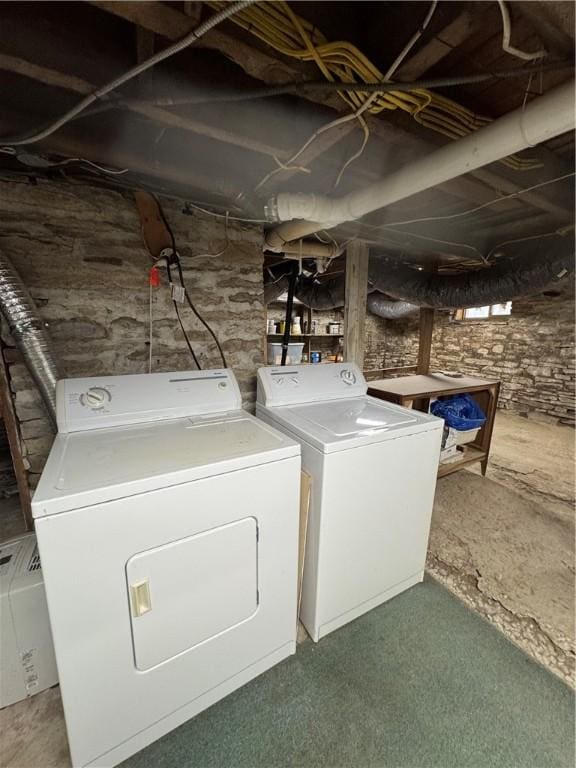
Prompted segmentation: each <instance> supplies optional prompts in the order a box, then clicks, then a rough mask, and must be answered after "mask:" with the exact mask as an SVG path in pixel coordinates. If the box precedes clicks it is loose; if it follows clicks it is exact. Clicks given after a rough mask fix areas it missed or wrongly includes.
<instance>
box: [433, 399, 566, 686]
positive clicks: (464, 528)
mask: <svg viewBox="0 0 576 768" xmlns="http://www.w3.org/2000/svg"><path fill="white" fill-rule="evenodd" d="M574 474H575V473H574V431H573V430H572V429H571V428H569V427H558V426H555V425H550V424H541V423H535V422H533V421H531V420H529V419H525V418H522V417H521V416H517V415H515V414H511V413H507V412H502V411H501V412H499V413H498V416H497V419H496V426H495V431H494V437H493V442H492V453H491V458H490V464H489V467H488V472H487V474H486V477H485V478H483V477H482V476H481V475H480V473H479V470H474V471H467V470H465V471H462V472H456V473H454V474H453V475H448V476H447V477H444V478H442V479H441V480H439V481H438V486H437V490H436V499H435V504H434V515H433V520H432V531H431V537H430V546H429V554H428V569H429V571H430V572H431V573H432V574H433V575H434V576H435V577H436V578H437V579H439V580H440V581H441V582H442V583H443V584H444V585H445V586H447V587H448V588H449V589H450V590H452V591H453V592H454V593H455V594H456V595H458V596H459V597H460V598H461V599H462V600H463V601H464V602H465V603H467V604H468V605H469V606H470V607H471V608H473V609H474V610H475V611H477V612H478V613H480V614H482V615H483V616H485V617H486V618H487V619H488V620H489V621H490V622H492V623H493V624H495V625H496V626H497V627H498V628H499V629H500V630H501V631H502V632H504V634H505V635H506V636H507V637H508V638H509V639H510V640H512V641H513V642H514V643H516V644H517V645H519V646H520V647H521V648H523V649H524V650H525V651H526V652H527V653H528V654H530V655H531V656H533V657H534V658H535V659H536V660H537V661H539V662H540V663H542V664H543V665H544V666H546V667H547V668H548V669H550V670H551V671H552V672H554V673H555V674H556V675H558V676H560V677H561V678H562V679H563V680H564V681H566V682H567V683H569V684H570V685H572V686H574V683H575V679H574V670H575V653H574V652H575V641H574V604H575V603H574Z"/></svg>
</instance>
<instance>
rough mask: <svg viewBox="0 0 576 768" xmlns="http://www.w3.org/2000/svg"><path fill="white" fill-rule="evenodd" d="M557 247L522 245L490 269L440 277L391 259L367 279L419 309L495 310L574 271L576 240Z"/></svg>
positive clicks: (374, 261)
mask: <svg viewBox="0 0 576 768" xmlns="http://www.w3.org/2000/svg"><path fill="white" fill-rule="evenodd" d="M555 245H556V247H554V248H553V249H551V248H550V245H549V244H546V246H544V247H543V246H542V243H534V241H532V242H529V243H522V253H521V255H517V256H514V257H510V258H501V259H500V260H499V261H497V262H496V264H494V266H492V267H490V268H489V269H479V270H477V271H475V272H463V273H460V274H454V275H443V274H441V273H438V272H425V271H420V270H417V269H414V268H413V267H411V266H408V265H407V264H401V263H400V262H398V261H397V260H395V259H388V258H380V259H379V258H371V259H370V267H369V272H368V279H369V280H370V282H371V283H372V285H373V286H374V287H375V288H377V289H380V290H382V291H386V293H387V294H388V295H390V296H396V298H398V299H401V300H403V301H409V302H413V303H415V304H417V305H418V306H420V307H435V308H437V309H458V308H460V307H479V306H484V305H486V304H497V303H499V302H504V301H510V300H511V299H516V298H520V297H523V296H531V295H534V294H535V293H538V292H539V291H543V290H544V289H545V288H546V287H547V286H548V285H550V284H551V283H553V282H555V281H557V280H560V279H562V278H565V277H567V276H568V275H569V274H571V273H572V272H573V270H574V240H573V238H572V236H571V235H570V236H564V237H563V238H560V239H559V241H558V243H557V244H555Z"/></svg>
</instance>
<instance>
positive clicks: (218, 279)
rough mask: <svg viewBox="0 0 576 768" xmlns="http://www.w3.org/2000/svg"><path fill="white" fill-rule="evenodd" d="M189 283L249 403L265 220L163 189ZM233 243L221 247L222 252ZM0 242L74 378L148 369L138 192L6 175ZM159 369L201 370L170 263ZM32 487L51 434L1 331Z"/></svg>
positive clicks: (159, 306)
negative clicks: (200, 207) (175, 297)
mask: <svg viewBox="0 0 576 768" xmlns="http://www.w3.org/2000/svg"><path fill="white" fill-rule="evenodd" d="M161 203H162V206H163V209H164V212H165V215H166V218H167V220H168V222H169V224H170V225H171V227H172V229H173V231H174V235H175V238H176V243H177V246H178V250H179V252H180V254H181V257H182V265H183V269H184V275H185V279H186V283H187V285H188V287H189V290H190V293H191V296H192V299H193V301H194V302H195V304H196V306H197V308H198V310H199V312H200V313H201V314H202V315H203V317H204V318H205V319H206V320H207V322H208V323H209V324H210V325H211V326H212V328H213V329H214V331H215V333H216V335H217V336H218V338H219V339H220V341H221V343H222V346H223V348H224V352H225V354H226V356H227V359H228V365H229V367H231V368H232V369H233V370H234V372H235V373H236V375H237V377H238V379H239V383H240V387H241V391H242V396H243V401H244V405H245V406H247V407H249V408H250V407H251V406H252V405H253V403H254V401H255V395H256V378H255V376H256V369H257V368H258V366H260V365H262V364H263V362H264V332H263V329H264V328H265V311H264V304H263V285H262V267H263V257H262V245H261V242H262V237H261V232H260V230H259V229H258V228H256V227H253V226H247V225H244V224H239V223H238V222H230V223H229V227H228V240H229V245H228V247H227V248H226V243H227V239H226V232H225V223H224V220H223V219H220V218H214V217H212V216H208V215H205V214H202V213H197V212H194V214H193V215H191V216H190V215H185V214H184V213H182V209H183V202H182V201H179V200H174V199H164V198H161ZM224 248H226V250H225V252H224V254H223V255H222V256H214V255H211V254H216V253H218V252H220V251H222V250H223V249H224ZM0 250H1V252H2V253H3V254H4V255H6V256H7V257H8V258H9V259H10V260H11V262H12V263H13V265H14V267H15V268H16V269H17V271H18V273H19V274H20V276H21V277H22V279H23V280H24V282H25V283H26V285H27V287H28V289H29V291H30V293H31V294H32V297H33V298H34V300H35V302H36V304H37V306H38V308H39V311H40V314H41V316H42V317H43V319H44V320H45V321H46V322H47V323H48V330H49V333H50V335H51V337H52V339H53V342H54V347H55V352H56V356H57V359H58V360H59V362H60V364H61V366H62V370H63V372H65V374H66V375H67V376H70V377H78V376H100V375H118V374H128V373H144V372H146V371H147V370H148V351H149V344H148V334H149V322H148V317H149V287H148V272H149V269H150V266H151V258H150V256H149V254H148V252H147V250H146V249H145V247H144V245H143V241H142V237H141V234H140V219H139V217H138V213H137V210H136V207H135V204H134V200H133V197H132V195H131V193H130V192H125V193H124V192H116V191H109V190H106V189H102V188H101V187H97V186H89V185H85V184H71V183H52V182H47V181H38V182H37V183H35V184H33V183H27V182H24V181H23V182H14V183H6V182H0ZM181 314H182V317H183V320H184V325H185V327H186V329H187V332H188V335H189V337H190V339H191V340H192V342H193V346H194V349H195V351H196V354H197V356H198V357H199V359H200V361H201V364H202V366H203V367H205V368H217V367H221V365H222V363H221V360H220V356H219V355H218V352H217V350H216V348H215V345H214V343H213V341H212V339H211V338H210V336H209V335H208V333H207V332H206V331H205V330H204V328H203V327H202V326H201V325H200V323H199V322H198V321H197V320H196V319H195V318H194V317H193V316H192V314H191V312H190V311H189V310H188V309H186V308H183V309H182V310H181ZM153 318H154V321H153V328H154V336H153V347H152V349H153V371H171V370H187V369H193V368H194V367H195V366H194V364H193V362H192V360H191V358H190V354H189V352H188V349H187V347H186V343H185V341H184V337H183V334H182V331H181V330H180V327H179V326H178V323H177V320H176V316H175V313H174V307H173V305H172V302H171V300H170V297H169V291H168V287H167V281H166V277H165V272H164V271H162V285H161V287H160V288H158V289H155V290H154V295H153ZM2 337H3V340H4V344H7V345H8V346H7V348H5V350H4V356H5V359H6V361H7V363H8V369H9V377H10V381H11V387H12V391H13V393H14V401H15V409H16V413H17V416H18V419H19V422H20V429H21V434H22V442H23V451H24V453H25V460H26V462H27V464H28V467H29V479H30V485H31V486H32V487H35V485H36V484H37V482H38V479H39V473H40V472H41V470H42V467H43V466H44V463H45V461H46V457H47V455H48V452H49V450H50V446H51V444H52V439H53V431H52V428H51V426H50V422H49V421H48V419H47V417H46V413H45V410H44V406H43V403H42V400H41V398H40V395H39V393H38V391H37V389H36V387H35V385H34V383H33V382H32V379H31V378H30V376H29V374H28V372H27V370H26V368H25V366H24V364H23V363H22V361H21V358H20V355H19V353H18V352H17V350H16V349H15V348H14V342H13V341H12V340H11V338H10V337H9V335H8V334H7V330H6V327H4V329H3V334H2Z"/></svg>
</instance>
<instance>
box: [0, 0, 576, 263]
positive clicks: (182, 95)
mask: <svg viewBox="0 0 576 768" xmlns="http://www.w3.org/2000/svg"><path fill="white" fill-rule="evenodd" d="M223 6H224V4H223V3H220V2H207V3H198V2H170V3H160V2H103V1H96V2H71V3H54V2H41V3H18V2H15V3H11V2H5V3H2V6H1V8H0V21H1V25H2V30H3V35H2V42H1V43H0V91H1V92H2V95H3V110H2V116H1V118H0V120H1V125H0V133H1V135H2V137H3V138H4V145H3V146H4V149H3V150H2V154H0V163H1V172H2V175H3V176H8V175H10V176H12V175H13V174H14V173H23V172H25V173H26V174H27V175H29V176H34V175H37V174H40V175H42V174H48V175H50V176H56V177H58V176H66V177H68V178H70V179H71V180H73V179H74V178H78V177H80V176H82V177H84V178H85V177H86V176H87V175H89V176H91V177H94V178H96V179H97V180H98V181H99V182H102V183H107V184H115V185H124V186H127V187H129V188H133V187H138V186H141V187H147V188H150V189H153V190H157V191H160V192H165V193H172V194H175V195H179V196H181V197H185V198H186V199H188V200H190V202H191V203H193V204H199V205H205V206H208V207H210V208H211V209H212V210H216V211H221V212H222V211H226V210H228V211H230V214H231V215H237V216H240V217H248V218H255V219H262V218H263V215H264V204H265V202H266V200H267V199H268V198H269V197H270V196H271V195H273V194H274V193H276V192H279V191H302V192H319V193H322V194H334V195H342V194H345V193H346V192H349V191H351V190H355V189H357V188H359V187H361V186H366V185H367V184H369V183H371V182H373V181H375V180H376V179H379V178H383V177H386V176H387V175H388V174H390V173H391V172H392V171H394V170H396V169H398V168H400V167H402V166H405V165H406V164H409V163H411V162H412V161H413V160H414V159H416V158H419V157H422V156H424V155H426V154H429V153H430V152H431V151H433V150H434V149H435V148H437V147H440V146H442V145H444V144H445V143H447V142H450V141H453V140H457V137H458V136H462V135H465V134H466V133H469V132H470V131H472V130H475V129H476V128H478V127H481V126H482V125H485V124H486V123H487V122H488V121H490V120H491V119H494V118H498V117H499V116H501V115H503V114H505V113H507V112H509V111H511V110H513V109H515V108H517V107H521V106H522V105H523V104H526V103H528V102H529V101H531V100H532V99H534V98H537V97H538V95H540V94H542V93H545V92H547V91H549V90H550V89H552V88H553V87H554V86H556V85H558V84H560V83H563V82H566V81H568V80H570V79H571V78H572V77H573V67H572V64H573V48H574V4H573V3H572V2H508V3H507V8H508V10H509V14H510V22H511V30H510V31H511V35H510V45H512V46H514V48H515V49H516V50H517V51H518V50H519V51H521V52H523V53H528V54H530V53H532V54H533V53H538V52H544V51H545V52H546V55H545V56H541V57H537V58H533V59H532V60H523V59H521V58H519V57H518V55H517V54H516V55H513V54H511V53H508V52H505V51H504V50H503V19H502V15H501V8H500V6H499V4H498V3H497V2H472V3H462V2H440V3H421V2H354V3H352V2H348V3H346V2H306V3H303V2H295V3H291V4H290V5H286V4H285V3H256V4H254V5H251V6H250V7H248V8H246V9H244V10H243V11H241V12H240V13H239V14H236V15H235V16H234V17H231V18H230V19H228V20H226V21H225V22H223V23H222V24H220V25H218V26H217V27H216V28H214V29H213V30H211V31H210V32H208V33H207V34H206V35H205V36H203V37H202V38H201V39H200V40H198V41H197V42H196V43H195V44H194V45H192V46H190V47H188V48H186V49H185V50H183V51H181V52H180V53H178V54H177V55H175V56H173V57H171V58H169V59H167V60H165V61H163V62H162V63H160V64H158V65H157V66H155V67H154V68H152V69H149V70H148V71H147V72H145V73H144V74H142V75H140V76H139V77H138V78H136V79H134V80H132V81H130V83H129V84H127V85H126V86H123V87H122V88H121V89H120V90H118V91H115V92H114V94H113V97H112V98H108V99H102V100H100V101H99V102H97V103H96V104H95V105H93V106H92V107H90V108H89V109H88V110H86V111H85V112H84V113H82V114H81V115H80V116H79V117H77V118H76V119H74V120H73V121H71V122H69V123H68V124H67V125H65V126H64V127H62V128H61V129H59V130H58V131H56V132H54V133H52V134H51V135H50V136H49V137H47V138H46V139H44V140H42V141H39V142H35V143H33V144H28V145H22V146H18V147H14V148H10V147H9V146H8V142H9V140H10V138H12V137H16V136H18V137H20V136H27V135H31V134H32V133H35V132H36V131H37V130H38V129H39V128H41V127H43V126H44V125H47V124H48V123H50V122H51V121H53V120H54V119H55V118H57V117H59V116H60V115H61V114H63V113H64V112H66V111H67V110H68V109H70V108H71V107H72V106H74V105H75V104H76V103H77V102H78V101H79V100H80V99H81V98H82V97H83V96H85V95H86V94H89V93H91V92H92V91H93V90H95V88H97V87H98V86H101V85H103V84H104V83H106V82H108V81H109V80H112V79H113V78H115V77H117V76H118V75H119V74H121V73H122V72H124V71H126V70H128V69H129V68H130V67H132V66H134V64H136V63H137V62H141V61H144V60H146V59H147V58H149V57H150V56H151V55H152V54H153V53H155V52H158V51H161V50H162V49H164V48H166V47H167V46H168V45H169V44H170V43H172V42H173V41H175V40H178V39H180V38H182V37H184V36H185V35H186V34H187V33H189V32H190V31H191V30H193V29H195V28H196V27H197V26H198V25H199V23H201V22H202V21H204V20H205V19H207V18H210V16H211V15H213V14H214V13H215V11H216V10H219V9H221V8H222V7H223ZM423 27H425V28H424V29H423ZM413 38H417V39H413ZM411 40H412V41H413V44H412V47H411V48H410V49H409V50H407V51H406V48H407V44H408V43H409V41H411ZM319 51H320V52H321V55H319ZM392 65H395V66H396V69H395V71H394V72H393V75H392V76H390V77H388V73H390V72H391V67H392ZM516 68H520V69H522V70H523V71H522V74H521V75H518V74H514V76H513V77H509V76H504V74H503V73H504V72H505V73H509V71H510V70H514V69H516ZM499 73H500V74H499ZM468 76H480V77H478V78H477V79H478V80H480V79H481V78H482V77H487V78H488V79H482V81H480V82H473V83H472V82H469V83H460V84H459V85H452V86H448V85H444V86H440V85H439V86H437V87H429V88H424V87H417V86H416V85H415V86H414V88H413V89H412V90H410V91H405V92H402V93H399V94H398V93H394V94H385V93H384V94H382V93H380V94H376V95H374V94H366V93H364V94H359V93H358V92H356V93H354V92H342V91H337V90H333V91H326V90H324V89H322V88H320V87H319V86H318V87H316V88H311V87H307V88H304V86H303V84H304V83H310V82H313V83H318V82H319V81H320V82H321V81H324V82H328V81H329V80H336V81H337V82H343V81H346V82H353V81H355V82H360V81H362V80H363V81H364V82H370V81H371V82H381V81H382V79H392V80H393V81H395V82H404V83H406V82H409V83H412V82H417V83H421V82H422V81H426V82H430V81H432V82H437V81H438V80H440V81H442V80H446V79H448V78H450V79H451V80H453V81H454V80H456V81H458V80H462V78H467V77H468ZM287 84H288V87H286V88H284V89H283V90H284V91H286V92H284V93H280V94H277V95H270V91H267V90H266V87H267V86H278V85H287ZM328 87H329V86H328ZM368 96H370V97H373V101H371V104H370V106H369V107H368V108H366V109H365V111H364V112H363V113H362V114H360V115H359V116H358V117H356V118H353V119H348V120H347V121H345V122H342V123H341V124H340V125H337V126H334V127H331V128H330V129H328V130H324V131H321V129H322V128H323V127H324V126H326V125H327V124H329V123H330V122H331V121H333V120H335V119H336V118H339V117H343V116H347V115H353V114H354V111H355V110H356V109H358V107H359V105H361V104H363V103H364V101H365V99H366V98H367V97H368ZM316 134H317V135H316ZM311 137H315V138H314V140H312V141H309V140H310V139H311ZM1 145H2V144H1V143H0V146H1ZM302 147H304V149H302V151H299V150H300V149H301V148H302ZM73 158H81V159H82V160H74V161H72V159H73ZM86 161H91V162H92V163H97V164H98V165H100V166H102V168H101V169H98V168H97V167H95V166H94V165H90V164H89V163H88V162H86ZM50 163H58V164H57V165H50ZM573 174H574V138H573V135H572V134H564V135H562V136H559V137H557V138H555V139H553V140H551V141H549V142H547V143H545V144H542V145H539V146H538V147H535V148H532V149H530V150H526V151H524V152H522V153H520V155H516V156H514V157H512V158H507V159H506V160H504V161H502V162H499V163H494V164H492V165H490V166H486V167H484V168H481V169H480V170H477V171H475V172H473V173H470V174H467V175H466V176H461V177H459V178H457V179H454V180H452V181H448V182H445V183H443V184H441V185H438V186H437V187H435V188H434V189H433V190H431V191H427V192H423V193H420V194H418V195H412V196H411V197H409V198H407V199H405V200H403V201H402V202H399V203H395V204H393V205H390V206H388V207H387V208H385V209H383V210H380V211H377V212H376V213H373V214H370V215H368V216H365V217H364V218H363V219H362V220H361V222H355V223H353V224H347V225H343V226H340V227H338V228H336V229H334V230H331V232H330V236H331V237H335V238H338V239H339V240H346V239H348V238H351V237H361V238H363V239H365V240H368V241H369V242H370V243H372V244H373V245H374V247H375V248H379V249H382V250H384V251H385V252H387V253H392V254H396V255H398V256H402V255H403V256H405V257H407V258H409V259H412V260H414V259H415V260H417V261H418V262H419V263H422V264H424V263H426V261H428V260H430V259H434V260H435V261H437V262H438V261H439V263H440V264H441V265H444V267H450V268H451V269H454V268H456V269H462V268H464V269H467V268H477V267H478V265H482V264H483V263H486V259H489V258H490V257H491V256H492V255H494V254H497V253H498V249H499V246H500V245H501V244H503V243H507V242H508V241H511V240H513V241H518V240H520V239H524V238H534V239H537V240H538V241H540V236H543V238H542V239H543V241H547V242H548V243H549V242H550V239H551V238H552V239H554V238H558V237H560V238H561V237H565V236H566V235H567V234H568V235H569V236H570V238H571V237H572V229H573V223H574V213H573V211H574V180H573ZM525 190H526V191H525ZM498 198H502V199H500V200H499V201H498V202H493V201H494V200H496V199H498ZM472 210H473V213H467V212H468V211H472ZM522 241H523V242H525V241H524V240H522Z"/></svg>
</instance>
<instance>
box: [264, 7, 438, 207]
mask: <svg viewBox="0 0 576 768" xmlns="http://www.w3.org/2000/svg"><path fill="white" fill-rule="evenodd" d="M437 5H438V0H433V2H432V4H431V5H430V8H429V9H428V13H427V14H426V18H425V19H424V21H423V22H422V24H421V25H420V27H419V28H418V29H417V30H416V32H415V33H414V34H413V35H412V37H411V38H410V40H408V42H407V43H406V45H405V46H404V48H403V49H402V50H401V51H400V53H399V54H398V56H397V57H396V58H395V59H394V61H393V62H392V64H391V65H390V66H389V67H388V69H387V71H386V73H385V74H384V80H390V78H391V77H392V76H393V75H394V73H395V72H396V70H397V69H398V67H399V66H400V64H402V62H403V61H404V59H405V58H406V56H407V55H408V53H409V52H410V51H411V50H412V48H413V47H414V45H415V43H416V42H417V41H418V40H419V39H420V37H421V36H422V33H423V32H424V30H425V29H426V27H427V26H428V24H430V21H431V19H432V16H433V15H434V12H435V10H436V6H437ZM358 89H359V90H361V88H360V86H359V88H358ZM378 96H379V92H378V91H375V92H374V93H373V94H372V95H371V96H370V98H368V99H366V101H365V102H364V103H363V104H362V105H361V106H360V107H359V108H358V109H357V110H355V111H354V112H351V113H349V114H347V115H344V116H343V117H339V118H337V119H336V120H332V121H331V122H330V123H327V124H326V125H323V126H322V127H321V128H319V129H318V130H317V131H316V132H315V133H313V134H312V136H310V138H309V139H307V141H305V142H304V144H302V146H301V147H300V149H298V150H296V152H295V153H294V154H293V155H292V156H291V157H290V158H289V159H288V160H286V162H285V163H282V164H279V167H278V168H275V169H274V170H273V171H270V173H267V174H266V176H264V177H263V178H262V179H260V181H259V182H258V184H257V185H256V186H255V187H254V192H257V191H258V190H259V189H260V188H261V187H262V186H264V184H266V182H267V181H269V180H270V179H271V178H272V177H273V176H276V174H277V173H280V172H281V171H283V170H286V169H287V166H290V165H291V164H292V163H293V162H294V161H295V160H296V159H297V158H298V157H300V155H301V154H302V152H304V150H305V149H307V148H308V147H309V146H310V144H312V142H313V141H315V140H316V139H317V138H318V137H319V136H321V135H322V134H323V133H324V132H325V131H328V130H330V129H332V128H336V127H337V126H339V125H344V124H345V123H349V122H350V121H351V120H358V119H360V125H361V126H362V128H363V130H364V137H363V139H362V144H361V145H360V148H359V149H358V150H357V151H356V152H355V153H354V154H353V155H352V156H351V157H349V158H348V160H346V162H345V163H344V165H343V166H342V168H341V169H340V172H339V174H338V177H337V179H336V182H335V184H334V186H335V187H337V186H338V185H339V183H340V180H341V179H342V175H343V173H344V171H345V170H346V169H347V168H348V166H349V165H350V164H351V163H353V162H354V160H357V159H358V158H359V157H360V155H361V154H362V153H363V152H364V149H365V147H366V144H367V142H368V136H369V132H368V129H367V128H366V127H365V124H364V123H363V120H362V119H361V118H362V115H363V113H364V112H365V111H366V110H367V109H368V108H369V107H370V106H371V105H372V103H373V102H374V100H375V99H376V98H378ZM290 170H300V171H304V172H309V169H308V168H294V169H292V168H291V169H290Z"/></svg>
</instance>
